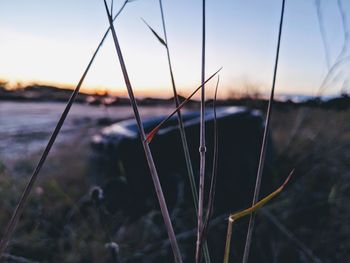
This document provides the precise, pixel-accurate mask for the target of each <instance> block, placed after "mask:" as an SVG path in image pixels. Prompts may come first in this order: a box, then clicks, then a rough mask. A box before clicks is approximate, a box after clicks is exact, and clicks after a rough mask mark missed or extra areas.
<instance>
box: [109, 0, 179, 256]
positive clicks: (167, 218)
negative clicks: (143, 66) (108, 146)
mask: <svg viewBox="0 0 350 263" xmlns="http://www.w3.org/2000/svg"><path fill="white" fill-rule="evenodd" d="M103 1H104V4H105V8H106V13H107V17H108V21H109V25H110V27H111V30H112V36H113V40H114V44H115V48H116V51H117V55H118V59H119V62H120V66H121V69H122V72H123V77H124V81H125V85H126V87H127V90H128V94H129V98H130V102H131V105H132V108H133V111H134V115H135V119H136V122H137V126H138V130H139V134H140V137H141V142H142V145H143V149H144V151H145V155H146V159H147V163H148V166H149V169H150V173H151V176H152V180H153V184H154V187H155V190H156V194H157V197H158V201H159V205H160V209H161V212H162V215H163V219H164V222H165V226H166V229H167V232H168V236H169V240H170V243H171V247H172V250H173V253H174V258H175V262H177V263H180V262H182V257H181V253H180V249H179V246H178V243H177V241H176V237H175V233H174V229H173V226H172V224H171V220H170V216H169V212H168V208H167V205H166V202H165V198H164V195H163V191H162V187H161V185H160V181H159V178H158V173H157V169H156V166H155V164H154V161H153V157H152V153H151V150H150V147H149V145H148V142H147V141H146V134H145V131H144V129H143V126H142V122H141V117H140V114H139V111H138V107H137V104H136V99H135V96H134V92H133V88H132V86H131V82H130V79H129V75H128V72H127V69H126V65H125V62H124V58H123V54H122V51H121V48H120V45H119V41H118V38H117V34H116V31H115V28H114V25H113V19H112V16H111V15H110V13H109V10H108V6H107V2H106V0H103Z"/></svg>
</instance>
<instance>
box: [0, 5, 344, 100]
mask: <svg viewBox="0 0 350 263" xmlns="http://www.w3.org/2000/svg"><path fill="white" fill-rule="evenodd" d="M315 2H316V1H315V0H287V1H286V13H285V23H284V29H283V35H282V44H281V54H280V67H279V70H278V78H277V86H276V89H277V91H278V92H279V93H298V94H312V93H315V92H316V91H317V90H318V88H319V87H320V85H321V83H322V80H323V79H324V77H325V76H326V74H327V71H328V70H327V63H326V60H325V50H324V46H323V42H322V38H321V34H320V29H319V24H318V19H317V12H316V4H315ZM338 2H340V3H341V4H342V5H343V10H344V11H345V19H346V20H347V21H346V23H347V27H350V24H349V23H350V1H348V0H340V1H338V0H332V1H331V0H320V3H321V5H320V10H321V13H322V16H323V22H324V25H325V32H326V40H327V45H328V47H329V48H328V51H329V57H330V64H333V63H334V62H335V60H336V58H337V56H338V53H339V52H340V51H341V49H342V46H343V42H344V31H343V25H342V19H341V15H340V14H341V13H340V12H339V11H340V9H339V6H338ZM121 3H122V2H121V1H116V2H115V9H118V8H119V6H120V5H121ZM163 6H164V9H165V10H164V11H165V15H166V22H167V31H168V38H169V47H170V51H171V55H172V58H173V63H174V71H175V78H176V82H177V84H178V88H179V90H180V91H181V92H182V93H183V94H185V93H188V92H189V91H190V89H194V88H195V86H196V85H197V84H198V83H199V82H200V54H201V49H200V46H201V44H200V43H201V1H199V0H195V1H184V0H177V1H169V0H165V1H163ZM280 8H281V0H222V1H214V0H207V16H208V17H207V75H208V76H209V75H210V74H211V73H212V72H214V71H215V70H216V69H218V68H219V67H221V66H223V67H224V68H223V70H222V73H221V79H222V82H221V83H222V85H221V94H223V95H227V94H230V93H232V92H246V91H252V92H254V91H260V92H266V91H268V90H269V88H270V86H271V80H272V69H273V62H274V57H275V47H276V40H277V30H278V22H279V15H280ZM0 10H1V16H0V37H1V41H0V78H4V79H8V80H10V81H11V82H12V83H15V82H16V81H21V82H31V81H36V82H38V81H41V82H50V83H63V84H75V83H76V82H77V81H78V79H79V77H80V75H81V73H82V71H83V70H84V68H85V66H86V64H87V62H88V60H89V59H90V57H91V54H92V52H93V51H94V49H95V47H96V45H97V44H98V42H99V40H100V38H101V36H102V34H103V32H104V31H105V29H106V28H107V26H108V21H107V18H106V14H105V10H104V6H103V1H102V0H74V1H68V0H61V1H53V0H11V1H4V0H2V1H0ZM141 17H143V18H144V19H145V20H146V21H147V22H148V23H149V24H150V25H151V26H152V27H153V28H154V29H155V30H157V31H158V32H159V33H161V32H162V28H161V18H160V12H159V2H158V1H157V0H138V1H136V2H132V3H130V4H128V5H127V7H126V8H125V10H124V12H123V13H122V15H121V16H120V18H119V19H118V20H117V21H116V23H115V25H116V29H117V33H118V34H119V40H120V42H121V46H122V50H123V51H124V55H125V60H126V63H127V67H128V69H129V71H130V77H131V80H132V83H133V85H134V87H135V89H136V90H137V92H138V94H140V95H144V94H150V95H170V94H171V89H170V78H169V73H168V68H167V63H166V53H165V50H164V48H163V47H162V46H161V45H160V44H159V42H158V41H157V40H156V39H155V38H154V36H153V35H152V34H151V33H150V32H149V30H148V29H147V28H146V27H145V25H144V24H143V22H142V21H141V19H140V18H141ZM345 54H347V55H349V53H348V52H347V50H346V52H345ZM349 73H350V71H349V64H348V63H347V62H344V63H343V64H341V67H339V68H336V72H335V74H334V76H331V78H330V80H332V81H331V82H330V83H329V84H327V85H326V86H327V87H326V93H327V92H328V93H334V92H339V91H340V90H341V89H346V88H347V78H348V77H347V76H349ZM333 77H335V78H333ZM333 80H334V81H333ZM211 86H214V82H213V83H212V84H211V85H209V86H208V87H209V88H210V87H211ZM85 87H86V88H91V89H97V88H99V89H105V88H106V89H109V90H111V91H114V92H118V93H122V92H124V85H123V80H122V77H121V72H120V68H119V65H118V61H117V58H116V54H115V50H114V47H113V45H112V40H111V38H108V39H107V42H106V44H105V45H104V48H103V50H102V52H101V53H100V55H99V57H98V59H97V60H96V63H95V64H94V66H93V68H92V70H91V72H90V74H89V76H88V78H87V80H86V85H85ZM348 90H349V89H348Z"/></svg>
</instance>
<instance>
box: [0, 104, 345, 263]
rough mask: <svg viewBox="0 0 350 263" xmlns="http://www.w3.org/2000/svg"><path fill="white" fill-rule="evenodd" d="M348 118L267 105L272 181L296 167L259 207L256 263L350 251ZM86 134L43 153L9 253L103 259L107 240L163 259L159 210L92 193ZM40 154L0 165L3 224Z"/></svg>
mask: <svg viewBox="0 0 350 263" xmlns="http://www.w3.org/2000/svg"><path fill="white" fill-rule="evenodd" d="M349 117H350V112H349V110H347V111H336V110H325V109H321V108H313V109H311V108H306V107H280V108H279V109H278V110H276V111H275V112H274V113H273V117H272V137H273V141H274V144H273V145H274V150H275V163H274V168H273V171H274V173H275V174H276V182H274V184H275V185H276V186H277V185H278V184H279V183H280V181H281V180H280V179H277V178H278V176H280V175H284V174H287V173H288V172H289V171H290V170H291V169H292V168H296V172H295V177H294V179H293V180H292V182H291V184H290V185H289V187H288V188H287V189H286V190H285V191H284V192H283V193H282V194H281V197H280V198H278V199H277V200H275V201H273V202H272V203H270V204H269V205H267V206H266V207H265V208H263V209H262V210H261V211H260V212H258V214H257V225H256V226H257V228H256V232H255V234H254V242H253V243H252V255H251V257H252V260H253V262H255V261H254V259H257V258H259V259H261V260H260V261H259V262H344V261H346V259H347V253H348V251H349V250H350V243H349V242H347V237H348V236H349V235H350V228H349V227H348V226H347V223H346V222H348V220H349V219H350V218H349V217H350V214H349V213H348V212H347V209H346V207H347V203H348V202H349V192H350V183H349V176H350V174H349V171H348V165H349V162H348V160H349V157H350V147H349V141H350V140H349V134H350V133H349V131H350V124H349V122H347V121H346V119H349ZM89 135H90V134H89V133H88V132H87V131H82V133H81V137H82V138H87V139H85V140H74V145H75V147H71V146H72V142H67V143H66V144H62V145H60V146H59V147H58V149H56V150H55V151H54V152H53V154H52V156H51V157H50V158H49V159H48V162H47V163H46V165H45V166H44V169H43V174H45V176H43V177H42V178H41V179H40V180H39V183H38V184H37V185H36V187H35V189H34V192H33V197H32V199H31V200H30V203H29V207H28V209H26V210H25V213H24V215H23V217H22V219H21V221H20V224H19V227H18V230H17V231H16V233H15V237H14V239H13V240H12V242H11V245H10V247H9V250H8V252H9V253H10V254H12V255H15V256H17V257H19V256H20V257H23V258H26V259H28V260H29V259H30V260H33V261H39V262H108V260H113V259H112V258H113V257H112V253H111V251H110V249H108V248H106V244H107V243H109V242H110V240H113V241H115V242H117V243H118V244H119V247H120V256H121V258H122V259H123V260H124V262H140V261H141V262H164V260H167V259H168V258H169V257H171V251H170V247H169V242H168V241H167V235H166V231H165V229H164V228H162V218H161V215H160V213H159V212H158V211H151V212H149V213H147V214H145V215H144V216H142V217H141V218H137V219H135V218H128V217H126V216H124V215H122V214H115V215H111V214H108V212H106V211H105V209H104V207H103V204H99V203H98V202H97V203H96V201H94V200H93V199H91V197H90V194H89V191H90V188H89V185H91V181H89V165H90V164H89V144H88V138H89ZM37 158H38V155H33V156H30V157H28V158H26V159H22V160H19V161H18V162H17V164H16V165H15V166H14V167H11V169H9V168H7V167H6V166H5V165H4V164H2V165H1V176H0V178H1V184H0V185H1V191H0V194H1V200H3V201H2V202H1V204H0V205H1V207H0V210H1V211H2V213H1V216H0V225H1V229H0V231H1V232H2V231H3V230H4V226H5V225H6V223H7V222H8V220H9V216H10V214H11V213H12V209H13V206H14V205H15V203H16V201H17V200H18V197H19V193H20V190H21V189H23V185H24V183H25V180H24V179H25V177H23V176H21V175H20V174H22V175H26V174H28V173H30V171H31V170H32V168H33V163H34V160H36V159H37ZM13 175H18V176H13ZM188 202H191V201H190V200H189V201H188ZM186 207H187V208H186ZM182 208H183V209H179V210H177V213H174V214H173V215H171V216H172V219H173V222H174V228H175V229H176V232H177V233H180V235H179V236H178V240H179V242H180V243H181V247H182V248H186V247H187V248H191V249H193V244H194V242H195V229H193V230H192V231H191V228H189V226H191V225H192V226H193V225H195V215H194V213H193V212H190V211H192V210H193V209H192V208H191V209H190V208H189V204H188V203H187V204H184V205H183V207H182ZM186 213H187V215H186ZM185 215H186V216H185ZM226 218H227V216H225V215H223V216H222V217H221V218H220V217H219V218H216V219H214V220H213V223H212V226H211V228H210V232H218V233H222V234H223V235H224V233H225V231H226ZM247 221H248V220H247V219H242V222H238V223H237V224H236V225H235V226H234V232H233V233H234V234H233V240H232V243H233V246H234V248H235V249H234V252H233V255H232V259H233V260H235V261H236V262H237V260H238V261H239V260H240V259H241V256H242V252H243V251H242V250H243V247H242V245H243V243H242V237H244V234H245V229H246V225H247ZM162 240H163V241H162ZM209 246H211V247H213V246H214V247H216V246H218V249H219V250H221V252H222V253H221V255H220V257H222V255H223V249H224V240H222V241H221V242H216V240H215V239H213V237H211V236H210V235H209ZM218 256H219V255H218ZM318 260H319V261H318ZM218 261H219V262H220V261H221V260H220V258H218V260H217V261H216V260H215V262H218ZM8 262H16V261H8ZM111 262H115V261H111Z"/></svg>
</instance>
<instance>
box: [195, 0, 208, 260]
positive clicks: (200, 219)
mask: <svg viewBox="0 0 350 263" xmlns="http://www.w3.org/2000/svg"><path fill="white" fill-rule="evenodd" d="M205 23H206V16H205V0H203V1H202V70H201V80H202V85H203V88H202V90H201V108H200V113H201V114H200V128H199V196H198V214H197V220H198V221H197V242H196V263H200V262H201V257H202V250H201V247H202V244H201V241H202V234H203V233H202V230H203V206H204V181H205V155H206V142H205V86H204V80H205V35H206V28H205Z"/></svg>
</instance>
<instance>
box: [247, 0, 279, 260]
mask: <svg viewBox="0 0 350 263" xmlns="http://www.w3.org/2000/svg"><path fill="white" fill-rule="evenodd" d="M284 8H285V0H282V6H281V15H280V23H279V30H278V39H277V47H276V58H275V65H274V72H273V79H272V88H271V93H270V98H269V104H268V107H267V116H266V121H265V129H264V135H263V140H262V145H261V151H260V157H259V165H258V171H257V175H256V183H255V189H254V197H253V202H252V205H254V204H255V203H256V202H257V201H258V200H259V193H260V186H261V179H262V174H263V170H264V163H265V155H266V148H267V140H268V135H269V129H270V119H271V112H272V103H273V100H274V94H275V84H276V77H277V68H278V59H279V53H280V45H281V36H282V28H283V18H284ZM254 222H255V213H252V214H251V215H250V219H249V226H248V231H247V238H246V243H245V248H244V254H243V263H247V262H248V257H249V252H250V245H251V242H252V234H253V228H254Z"/></svg>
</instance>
